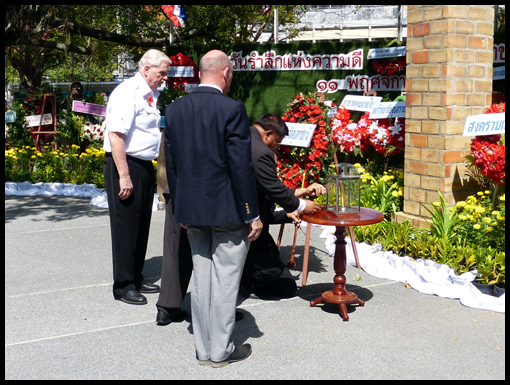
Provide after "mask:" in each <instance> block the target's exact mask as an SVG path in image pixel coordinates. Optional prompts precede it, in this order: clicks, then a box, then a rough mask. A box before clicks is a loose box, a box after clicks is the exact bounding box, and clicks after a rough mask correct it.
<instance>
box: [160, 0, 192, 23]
mask: <svg viewBox="0 0 510 385" xmlns="http://www.w3.org/2000/svg"><path fill="white" fill-rule="evenodd" d="M161 9H162V10H163V12H165V14H166V15H167V16H168V17H169V18H170V20H172V22H173V23H174V25H175V26H176V27H181V26H182V25H183V24H184V22H185V21H186V8H184V5H162V6H161Z"/></svg>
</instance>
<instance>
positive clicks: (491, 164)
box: [466, 103, 505, 185]
mask: <svg viewBox="0 0 510 385" xmlns="http://www.w3.org/2000/svg"><path fill="white" fill-rule="evenodd" d="M502 112H505V103H499V104H494V105H492V106H491V107H490V108H489V109H488V110H487V111H486V112H485V113H486V114H494V113H502ZM466 161H467V164H468V167H470V169H471V170H472V172H473V176H474V177H475V178H476V177H479V178H478V179H480V180H481V181H482V183H483V182H487V181H489V182H491V183H493V184H494V185H499V184H502V185H504V184H505V142H504V135H503V136H501V135H489V136H476V137H475V138H474V139H473V140H472V142H471V155H470V156H467V157H466Z"/></svg>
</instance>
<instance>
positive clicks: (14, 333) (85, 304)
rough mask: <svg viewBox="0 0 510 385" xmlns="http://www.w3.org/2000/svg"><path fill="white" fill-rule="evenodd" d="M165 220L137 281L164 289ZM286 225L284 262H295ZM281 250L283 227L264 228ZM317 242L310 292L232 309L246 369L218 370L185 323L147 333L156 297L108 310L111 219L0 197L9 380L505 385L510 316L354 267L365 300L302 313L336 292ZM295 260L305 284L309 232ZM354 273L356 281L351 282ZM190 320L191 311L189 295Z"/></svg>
mask: <svg viewBox="0 0 510 385" xmlns="http://www.w3.org/2000/svg"><path fill="white" fill-rule="evenodd" d="M163 224H164V212H157V213H154V215H153V222H152V228H151V237H150V243H149V248H148V252H147V262H146V268H145V271H144V274H145V276H146V277H147V278H149V277H150V278H151V279H150V280H149V281H151V282H158V281H159V279H160V271H161V258H162V257H161V256H162V241H163ZM291 227H292V226H287V229H286V232H285V235H284V238H283V243H282V258H283V259H284V260H285V261H286V260H287V259H288V258H289V256H290V251H291V247H292V240H293V233H294V231H293V227H292V228H291ZM272 231H273V233H274V236H275V237H276V235H277V232H278V228H276V227H275V228H274V229H272ZM320 232H321V231H320V229H319V228H314V229H313V231H312V242H311V256H310V274H309V279H308V285H307V286H306V287H301V280H299V281H298V283H299V295H298V297H296V298H293V299H287V300H273V301H268V300H261V299H259V298H248V299H243V300H240V304H239V309H240V311H242V312H243V313H244V314H245V319H244V320H243V321H241V322H239V323H237V325H236V329H235V335H234V338H235V343H236V344H242V343H246V342H247V343H250V344H251V345H252V346H253V354H252V356H251V357H250V358H249V359H248V360H246V361H244V362H241V363H237V364H232V365H229V366H227V367H225V368H221V369H214V368H211V367H201V366H199V365H198V363H197V362H196V360H195V351H194V345H193V335H192V330H191V326H190V322H189V320H188V321H185V322H183V323H180V324H172V325H170V326H167V327H159V326H156V324H155V317H156V307H155V304H156V302H157V299H158V297H157V295H149V296H148V299H149V305H148V306H142V307H136V306H129V305H126V304H123V303H121V302H117V301H114V300H113V297H112V293H111V281H112V273H111V242H110V229H109V218H108V210H104V209H99V208H95V207H92V206H90V200H89V199H79V198H64V197H41V196H37V197H8V196H6V197H5V379H9V380H13V379H37V380H43V379H44V380H50V379H51V380H58V379H61V380H77V379H80V380H81V379H87V380H114V379H116V380H130V379H140V380H142V379H143V380H182V379H184V380H186V379H194V380H209V379H218V380H219V379H224V380H225V379H251V380H269V379H272V380H279V379H282V380H283V379H285V380H289V379H295V380H298V379H319V380H320V379H329V380H347V379H364V380H370V379H379V380H387V379H393V380H395V379H399V380H404V379H406V380H407V379H414V380H417V379H427V380H430V379H438V380H445V379H446V380H449V379H451V380H453V379H456V380H459V379H470V380H482V379H484V380H486V379H487V380H488V379H505V315H504V314H499V313H492V312H486V311H481V310H476V309H471V308H466V307H464V306H462V305H461V304H460V302H459V301H458V300H450V299H444V298H439V297H435V296H429V295H424V294H420V293H418V292H416V291H414V290H409V289H406V288H405V287H404V286H403V285H402V284H400V283H396V282H392V281H387V280H381V279H379V278H375V277H371V276H369V275H367V274H366V273H364V272H360V271H358V270H357V269H355V268H353V267H348V270H347V274H346V276H347V280H348V281H347V283H348V289H349V290H352V291H354V292H356V293H357V294H358V295H359V297H360V298H361V299H363V300H365V301H366V306H365V307H357V306H348V310H349V316H350V321H349V322H344V321H342V319H341V317H340V315H339V310H338V308H337V307H335V306H333V305H326V306H322V305H320V306H318V307H316V308H311V307H310V306H309V301H310V300H313V299H315V298H317V297H319V296H320V294H321V293H322V291H324V290H326V289H328V290H329V289H330V288H331V287H332V279H333V276H334V272H333V266H332V262H333V260H332V258H330V257H328V255H327V253H326V251H325V248H324V240H323V239H320V238H319V235H320ZM297 244H298V246H297V248H296V262H297V269H296V270H295V271H293V272H292V274H293V275H294V276H296V277H300V273H301V269H302V258H301V257H302V253H303V245H304V232H303V231H301V232H300V233H299V238H298V243H297ZM357 274H360V276H361V278H362V279H361V281H354V280H353V279H352V278H353V277H354V276H355V275H357ZM184 308H185V309H187V310H190V304H189V295H188V296H187V297H186V300H185V304H184Z"/></svg>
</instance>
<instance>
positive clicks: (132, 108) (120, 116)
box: [103, 73, 161, 160]
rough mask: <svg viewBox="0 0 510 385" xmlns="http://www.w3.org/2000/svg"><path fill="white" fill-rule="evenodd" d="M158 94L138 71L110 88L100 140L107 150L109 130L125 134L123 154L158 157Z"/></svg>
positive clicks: (136, 156) (144, 157)
mask: <svg viewBox="0 0 510 385" xmlns="http://www.w3.org/2000/svg"><path fill="white" fill-rule="evenodd" d="M150 97H151V98H152V104H150V103H149V98H150ZM158 97H159V91H155V92H153V91H152V90H151V88H150V87H149V85H148V84H147V82H146V81H145V80H144V79H143V78H142V75H140V74H139V73H137V74H136V75H135V76H134V77H132V78H131V79H128V80H125V81H124V82H123V83H121V84H120V85H119V86H117V88H115V90H113V92H112V94H111V95H110V99H109V100H108V106H107V107H106V135H105V136H104V142H103V147H104V150H105V151H106V152H112V146H111V143H110V139H109V137H108V132H118V133H121V134H124V142H125V145H126V155H130V156H132V157H134V158H137V159H141V160H154V159H157V158H158V156H159V151H160V145H161V132H160V129H159V127H160V125H161V115H160V113H159V110H158Z"/></svg>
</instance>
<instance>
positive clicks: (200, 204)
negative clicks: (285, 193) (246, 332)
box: [165, 50, 262, 367]
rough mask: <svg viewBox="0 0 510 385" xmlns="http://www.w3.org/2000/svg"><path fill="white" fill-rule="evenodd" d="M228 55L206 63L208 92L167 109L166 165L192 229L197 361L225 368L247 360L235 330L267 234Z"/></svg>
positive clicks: (247, 349) (211, 56)
mask: <svg viewBox="0 0 510 385" xmlns="http://www.w3.org/2000/svg"><path fill="white" fill-rule="evenodd" d="M232 77H233V68H232V63H231V61H230V59H229V58H228V56H227V55H226V54H225V53H223V52H221V51H217V50H213V51H210V52H208V53H207V54H206V55H205V56H204V57H203V58H202V60H201V61H200V80H201V84H200V87H199V88H198V89H197V90H196V91H195V92H193V93H192V94H189V95H186V96H184V97H182V98H181V99H179V100H177V101H175V102H174V103H172V104H170V105H169V106H168V107H167V109H166V111H165V115H166V127H165V157H166V158H165V161H166V170H167V177H168V185H169V190H170V197H171V200H172V208H173V211H174V218H175V221H176V222H177V223H181V224H182V225H184V226H185V227H186V228H187V229H188V239H189V242H190V246H191V250H192V254H193V271H194V272H193V278H192V282H191V310H192V323H193V335H194V340H195V348H196V356H197V359H198V361H199V363H200V364H201V365H211V366H213V367H222V366H225V365H228V364H230V363H233V362H238V361H241V360H244V359H246V358H247V357H248V356H249V355H250V354H251V346H250V345H249V344H245V345H242V346H234V344H233V340H232V332H233V329H234V324H235V308H236V302H237V296H238V292H239V284H240V281H241V275H242V271H243V267H244V262H245V260H246V255H247V253H248V248H249V246H250V242H252V241H254V240H255V239H257V238H258V236H259V235H260V233H261V231H262V222H261V221H260V219H259V209H258V204H257V191H256V187H255V171H254V167H253V162H252V159H251V135H250V124H249V120H248V115H247V113H246V108H245V107H244V105H243V104H242V103H240V102H237V101H235V100H233V99H230V98H228V97H226V96H225V94H226V93H227V92H228V90H229V88H230V85H231V83H232Z"/></svg>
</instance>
